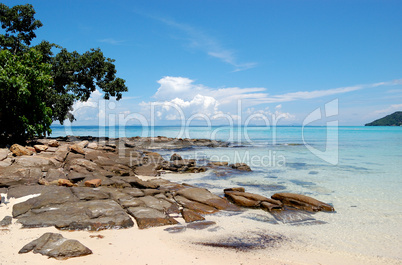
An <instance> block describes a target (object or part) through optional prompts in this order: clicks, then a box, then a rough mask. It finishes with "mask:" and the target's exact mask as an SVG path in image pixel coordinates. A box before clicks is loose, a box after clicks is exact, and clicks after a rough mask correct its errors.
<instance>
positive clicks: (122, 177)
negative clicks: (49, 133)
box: [0, 137, 334, 258]
mask: <svg viewBox="0 0 402 265" xmlns="http://www.w3.org/2000/svg"><path fill="white" fill-rule="evenodd" d="M205 147H208V148H211V147H212V148H213V147H228V143H225V142H220V141H213V140H207V139H174V138H167V137H153V138H140V137H134V138H124V139H108V138H103V139H100V138H96V137H59V138H49V139H37V140H35V141H31V142H29V143H27V145H26V146H21V145H17V144H14V145H12V146H11V147H10V148H4V149H0V193H3V194H7V197H8V198H11V197H14V198H21V197H24V196H29V195H30V198H29V199H27V200H25V201H23V202H20V203H18V204H15V205H14V206H13V209H12V217H10V216H7V217H5V218H4V220H3V221H2V225H3V222H4V225H7V223H11V221H12V218H14V219H17V220H18V222H19V223H21V224H22V227H24V228H36V227H47V226H54V227H56V228H58V229H62V230H91V231H99V230H102V229H120V228H130V227H133V226H137V227H138V228H139V229H146V228H151V227H157V226H164V225H175V226H172V227H169V228H168V229H167V230H168V231H170V232H180V231H183V230H184V229H185V228H186V227H188V228H192V229H203V228H205V227H208V226H210V225H214V222H211V221H208V220H205V219H206V217H207V215H209V214H214V213H217V212H219V211H230V212H239V211H242V210H243V209H244V208H260V209H262V210H264V211H266V212H267V214H270V215H272V216H273V217H274V218H275V219H276V220H277V221H279V222H283V223H292V224H293V223H299V222H304V221H308V222H310V223H319V221H317V220H315V219H314V218H313V217H312V213H314V212H316V211H329V212H333V211H334V208H333V207H332V206H331V205H328V204H326V203H323V202H320V201H318V200H315V199H313V198H311V197H307V196H304V195H298V194H292V193H277V194H274V195H272V196H271V198H267V197H264V196H261V195H258V194H252V193H248V192H246V191H245V189H244V188H242V187H236V188H231V187H228V188H227V189H225V191H224V194H225V197H219V196H217V195H215V194H213V193H211V192H210V191H208V190H207V189H203V188H199V187H195V186H191V185H188V184H185V183H175V182H171V181H169V180H166V179H164V178H163V174H164V173H174V174H180V173H199V172H205V171H207V170H218V171H222V172H226V173H227V172H229V173H231V172H232V173H234V172H237V171H251V168H250V167H249V166H248V165H246V164H240V163H238V164H231V165H229V164H228V163H225V162H220V161H208V163H206V164H205V163H203V165H199V163H198V161H196V160H194V159H184V158H182V157H181V156H180V150H188V149H189V148H205ZM158 150H171V151H172V152H175V153H173V154H172V155H171V156H170V159H169V160H165V159H164V158H163V157H162V156H161V155H160V154H159V153H158V152H157V151H158ZM144 176H147V177H144ZM2 201H4V199H3V198H2ZM3 204H4V203H2V204H0V207H1V206H2V205H3ZM229 218H230V217H229ZM179 220H184V222H185V223H188V225H182V224H180V222H179ZM51 238H57V240H62V241H63V240H65V239H61V238H60V237H59V236H58V235H57V234H56V235H46V236H45V235H44V236H43V238H42V237H41V240H42V241H44V242H43V244H45V243H46V242H48V241H49V240H50V241H51ZM38 240H39V239H38ZM63 242H64V241H63ZM78 243H79V242H78ZM37 244H38V243H37V242H36V243H35V244H33V245H35V246H36V245H37ZM40 244H42V243H40ZM40 244H39V245H40ZM33 245H32V244H31V245H29V246H28V247H25V248H23V249H22V250H21V251H22V252H21V253H25V252H27V251H29V249H34V251H35V247H31V246H33ZM56 245H58V244H56ZM65 245H66V246H67V247H66V248H62V249H58V250H57V251H56V250H55V251H53V252H51V255H48V256H51V257H56V258H57V257H61V258H66V257H75V256H80V253H71V248H73V249H74V248H76V249H81V250H83V254H82V255H87V254H90V252H89V249H88V248H86V247H84V246H80V247H77V246H74V244H70V243H68V244H65ZM24 249H25V250H24ZM38 252H39V253H41V252H40V251H38ZM42 254H44V253H42Z"/></svg>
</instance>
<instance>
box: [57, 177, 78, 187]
mask: <svg viewBox="0 0 402 265" xmlns="http://www.w3.org/2000/svg"><path fill="white" fill-rule="evenodd" d="M57 185H59V186H65V187H72V186H74V184H73V183H72V182H71V181H69V180H68V179H59V180H58V181H57Z"/></svg>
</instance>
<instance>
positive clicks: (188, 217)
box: [181, 209, 205, 223]
mask: <svg viewBox="0 0 402 265" xmlns="http://www.w3.org/2000/svg"><path fill="white" fill-rule="evenodd" d="M181 215H182V216H183V219H184V221H185V222H186V223H191V222H195V221H203V220H205V218H204V217H203V216H201V215H200V214H198V213H196V212H195V211H193V210H189V209H182V210H181Z"/></svg>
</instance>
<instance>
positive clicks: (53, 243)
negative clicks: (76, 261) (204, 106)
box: [18, 233, 92, 259]
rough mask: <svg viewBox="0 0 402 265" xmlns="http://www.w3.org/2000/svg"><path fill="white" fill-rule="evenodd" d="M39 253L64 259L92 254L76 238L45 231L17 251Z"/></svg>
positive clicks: (20, 252)
mask: <svg viewBox="0 0 402 265" xmlns="http://www.w3.org/2000/svg"><path fill="white" fill-rule="evenodd" d="M32 250H33V253H40V254H42V255H45V256H49V257H51V258H56V259H66V258H72V257H80V256H85V255H89V254H92V251H91V250H90V249H89V248H87V247H86V246H84V245H83V244H81V243H80V242H79V241H77V240H72V239H66V238H64V237H63V236H62V235H61V234H57V233H45V234H43V235H42V236H41V237H39V238H38V239H35V240H34V241H32V242H30V243H28V244H27V245H25V246H24V247H23V248H22V249H21V250H20V251H19V252H18V253H19V254H23V253H28V252H30V251H32Z"/></svg>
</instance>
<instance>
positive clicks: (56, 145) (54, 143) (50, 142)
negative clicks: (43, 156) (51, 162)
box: [47, 140, 60, 147]
mask: <svg viewBox="0 0 402 265" xmlns="http://www.w3.org/2000/svg"><path fill="white" fill-rule="evenodd" d="M47 145H48V146H50V147H59V145H60V143H59V142H58V141H56V140H50V141H49V142H48V144H47Z"/></svg>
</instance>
